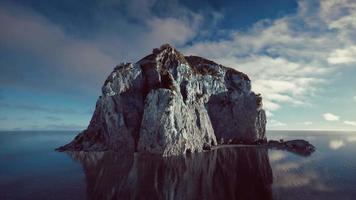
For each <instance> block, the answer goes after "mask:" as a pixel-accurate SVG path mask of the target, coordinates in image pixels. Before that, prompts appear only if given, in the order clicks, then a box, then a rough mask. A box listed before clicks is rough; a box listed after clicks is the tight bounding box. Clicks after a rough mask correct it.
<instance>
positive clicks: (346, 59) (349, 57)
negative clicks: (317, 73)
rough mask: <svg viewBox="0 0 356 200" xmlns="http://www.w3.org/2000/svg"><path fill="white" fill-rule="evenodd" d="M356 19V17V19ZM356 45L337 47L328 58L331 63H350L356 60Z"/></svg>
mask: <svg viewBox="0 0 356 200" xmlns="http://www.w3.org/2000/svg"><path fill="white" fill-rule="evenodd" d="M355 20H356V19H355ZM355 55H356V46H350V47H347V48H344V49H336V50H334V51H333V52H331V53H330V56H329V57H328V58H327V60H328V62H329V63H331V64H348V63H355V62H356V56H355Z"/></svg>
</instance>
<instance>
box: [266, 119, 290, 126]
mask: <svg viewBox="0 0 356 200" xmlns="http://www.w3.org/2000/svg"><path fill="white" fill-rule="evenodd" d="M268 125H269V126H270V127H285V126H287V124H286V123H283V122H280V121H278V120H274V119H273V120H271V121H269V123H268Z"/></svg>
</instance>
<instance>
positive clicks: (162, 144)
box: [59, 45, 266, 156]
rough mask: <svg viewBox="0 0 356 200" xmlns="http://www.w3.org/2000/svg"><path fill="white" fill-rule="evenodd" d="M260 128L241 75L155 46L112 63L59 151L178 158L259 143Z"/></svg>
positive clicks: (259, 113)
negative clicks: (81, 122) (83, 124)
mask: <svg viewBox="0 0 356 200" xmlns="http://www.w3.org/2000/svg"><path fill="white" fill-rule="evenodd" d="M265 125H266V116H265V112H264V110H263V109H262V98H261V96H260V95H256V94H255V93H254V92H252V91H251V81H250V79H249V77H248V76H247V75H246V74H244V73H242V72H239V71H236V70H234V69H231V68H227V67H224V66H222V65H219V64H217V63H215V62H213V61H210V60H207V59H205V58H201V57H198V56H184V55H183V54H181V53H180V52H179V51H177V50H176V49H174V48H173V47H171V46H170V45H162V46H161V47H160V48H159V49H154V50H153V53H152V54H150V55H148V56H146V57H144V58H143V59H141V60H140V61H138V62H137V63H134V64H132V63H122V64H120V65H118V66H117V67H115V69H114V70H113V72H112V73H111V74H110V75H109V76H108V78H107V79H106V81H105V83H104V85H103V87H102V95H101V96H100V97H99V99H98V101H97V103H96V108H95V112H94V114H93V117H92V119H91V122H90V124H89V126H88V128H87V129H86V130H84V131H83V132H81V133H80V134H79V135H78V136H77V137H76V138H75V139H74V140H73V141H72V142H71V143H69V144H67V145H65V146H62V147H60V148H59V150H63V151H64V150H69V151H77V150H84V151H102V150H114V151H129V152H130V151H131V152H134V151H139V152H148V153H155V154H161V155H163V156H170V155H179V154H184V153H186V152H199V151H202V150H203V148H206V147H207V145H217V140H224V141H229V140H230V141H231V140H233V141H239V142H245V143H254V142H257V141H265V140H266V136H265Z"/></svg>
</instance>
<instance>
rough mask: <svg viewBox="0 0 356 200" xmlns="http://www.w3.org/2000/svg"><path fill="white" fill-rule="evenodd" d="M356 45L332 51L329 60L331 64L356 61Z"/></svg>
mask: <svg viewBox="0 0 356 200" xmlns="http://www.w3.org/2000/svg"><path fill="white" fill-rule="evenodd" d="M355 54H356V46H350V47H346V48H344V49H335V50H334V51H333V52H331V53H330V56H329V57H328V58H327V61H328V62H329V63H331V64H349V63H355V62H356V57H355Z"/></svg>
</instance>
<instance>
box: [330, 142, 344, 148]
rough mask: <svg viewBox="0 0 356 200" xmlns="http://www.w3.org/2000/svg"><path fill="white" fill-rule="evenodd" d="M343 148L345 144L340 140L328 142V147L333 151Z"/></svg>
mask: <svg viewBox="0 0 356 200" xmlns="http://www.w3.org/2000/svg"><path fill="white" fill-rule="evenodd" d="M343 146H345V143H344V141H342V140H331V141H330V142H329V147H330V148H331V149H334V150H337V149H339V148H341V147H343Z"/></svg>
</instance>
